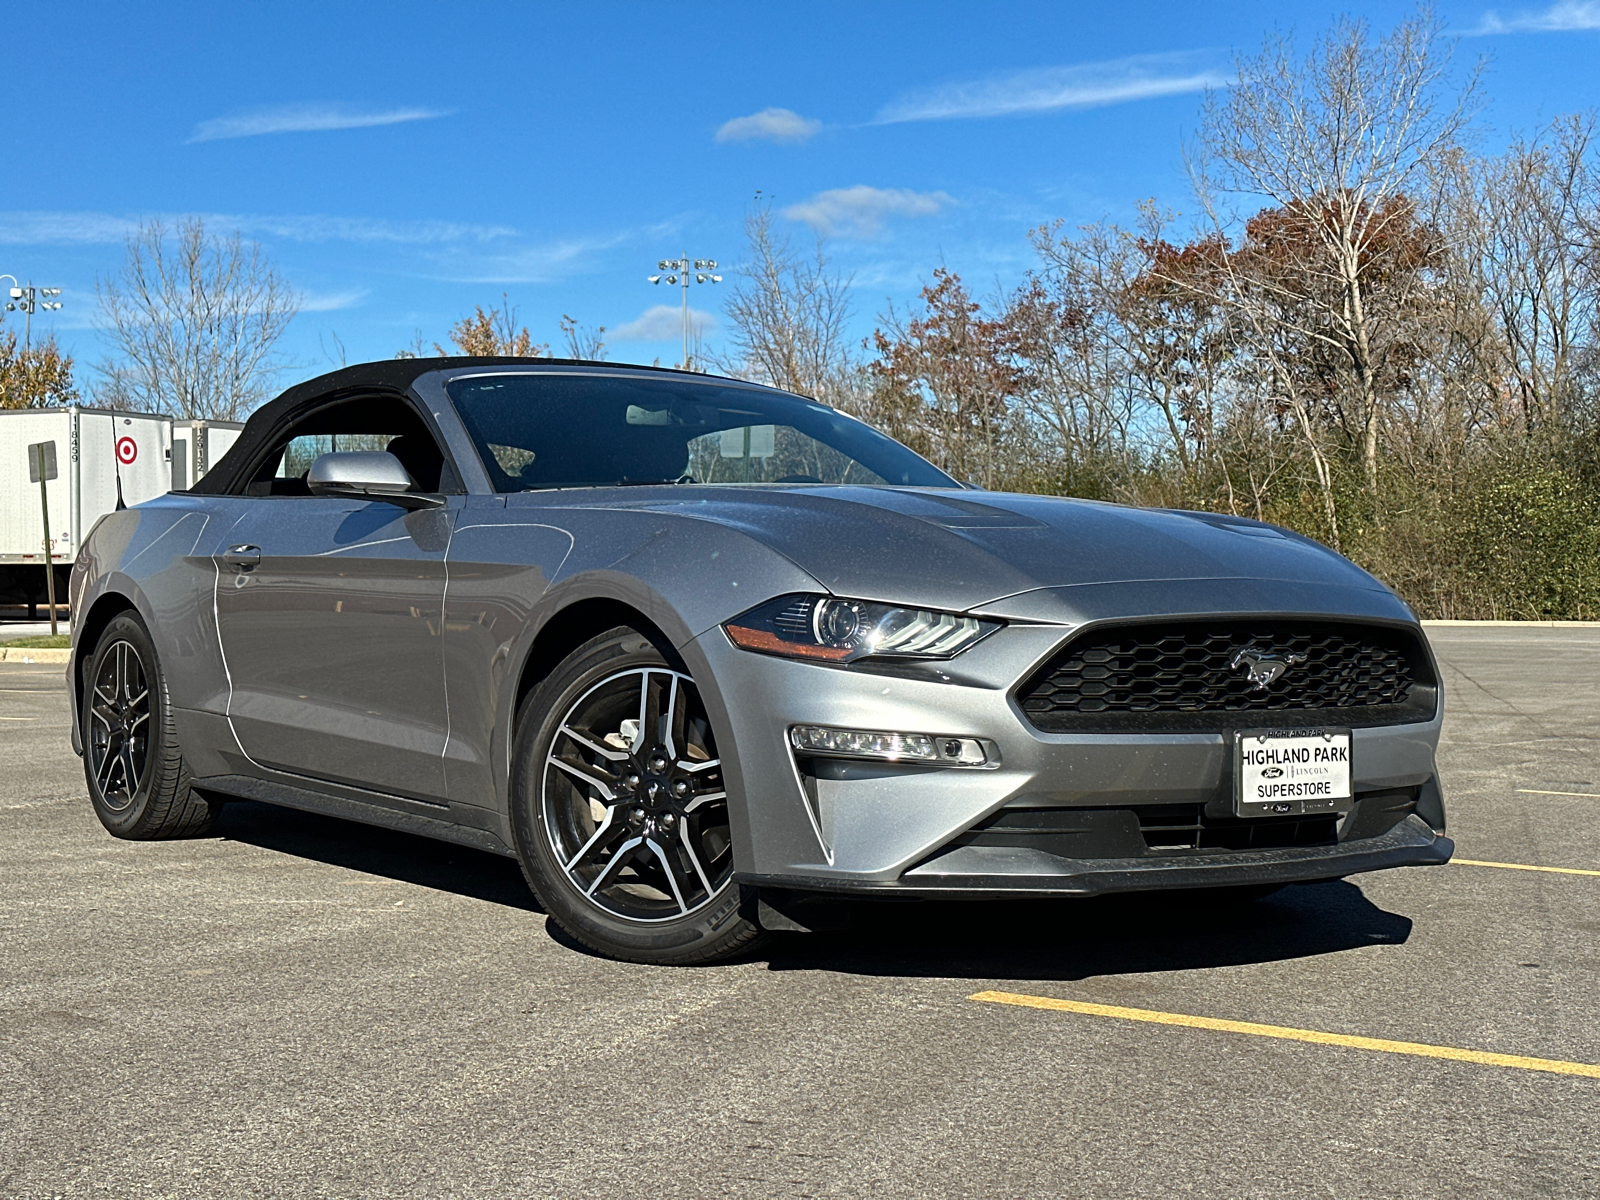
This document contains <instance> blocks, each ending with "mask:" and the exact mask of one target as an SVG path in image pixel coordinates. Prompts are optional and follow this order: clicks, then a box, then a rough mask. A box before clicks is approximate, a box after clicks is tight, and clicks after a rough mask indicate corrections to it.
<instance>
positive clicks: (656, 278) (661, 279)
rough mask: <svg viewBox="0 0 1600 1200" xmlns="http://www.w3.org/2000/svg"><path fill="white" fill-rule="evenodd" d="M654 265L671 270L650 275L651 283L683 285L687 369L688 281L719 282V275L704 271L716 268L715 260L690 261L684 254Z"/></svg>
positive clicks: (698, 259) (684, 364)
mask: <svg viewBox="0 0 1600 1200" xmlns="http://www.w3.org/2000/svg"><path fill="white" fill-rule="evenodd" d="M656 266H657V267H658V268H659V269H661V270H663V271H671V272H673V273H672V274H671V275H652V276H650V282H651V283H657V284H659V283H669V284H676V283H681V284H682V285H683V369H684V370H685V371H687V370H688V369H689V281H690V278H691V277H692V278H693V280H694V282H695V283H721V282H722V276H721V275H708V274H706V272H708V271H715V270H716V269H717V260H716V259H714V258H697V259H694V260H693V263H692V266H693V269H692V270H691V269H690V268H691V262H690V259H689V256H688V255H687V254H685V255H684V256H683V257H682V258H663V259H662V260H661V261H660V262H658V263H656Z"/></svg>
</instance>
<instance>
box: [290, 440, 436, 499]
mask: <svg viewBox="0 0 1600 1200" xmlns="http://www.w3.org/2000/svg"><path fill="white" fill-rule="evenodd" d="M306 486H307V487H308V488H310V489H311V494H312V495H313V496H348V497H351V498H353V499H360V500H382V501H385V502H386V503H389V504H397V505H399V506H400V507H401V508H438V507H439V505H441V504H443V503H444V498H443V497H442V496H430V495H427V494H426V493H424V492H418V491H414V490H413V489H414V488H415V487H416V486H417V485H416V484H415V483H414V482H413V481H412V479H411V476H410V475H409V474H407V473H406V469H405V468H404V467H402V466H401V465H400V460H399V459H398V458H396V457H395V456H394V455H392V454H390V453H388V452H387V451H384V450H341V451H339V452H338V453H335V454H320V455H318V456H317V461H316V462H314V463H312V464H311V470H309V471H307V472H306Z"/></svg>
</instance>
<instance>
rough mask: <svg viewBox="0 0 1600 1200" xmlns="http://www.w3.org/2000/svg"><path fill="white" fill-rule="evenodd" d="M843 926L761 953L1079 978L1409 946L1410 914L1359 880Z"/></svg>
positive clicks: (860, 908) (883, 972) (861, 906)
mask: <svg viewBox="0 0 1600 1200" xmlns="http://www.w3.org/2000/svg"><path fill="white" fill-rule="evenodd" d="M852 913H853V916H854V920H855V924H854V926H853V928H851V929H850V930H848V931H845V932H840V933H811V934H791V935H786V936H785V937H783V938H782V939H781V940H780V941H779V942H778V943H776V944H773V945H769V946H768V947H766V948H764V950H763V951H759V952H758V953H757V956H756V957H757V959H758V960H759V959H761V958H765V959H766V961H767V962H768V965H769V968H770V969H771V970H774V971H839V972H843V973H846V974H852V975H879V976H910V977H932V976H938V977H943V978H957V979H1037V980H1078V979H1089V978H1092V977H1094V976H1098V975H1132V974H1140V973H1143V972H1154V971H1183V970H1194V969H1197V968H1204V967H1230V966H1240V965H1244V964H1248V963H1265V962H1277V961H1282V960H1285V959H1294V958H1307V957H1310V956H1313V955H1319V954H1334V953H1338V952H1339V951H1342V950H1353V949H1356V948H1357V947H1359V946H1374V945H1399V944H1401V943H1403V942H1405V941H1406V940H1407V939H1408V938H1409V937H1410V936H1411V924H1412V923H1411V919H1410V918H1409V917H1404V916H1401V915H1399V914H1398V913H1391V912H1385V911H1384V910H1383V909H1381V908H1379V907H1378V906H1377V905H1375V904H1373V903H1372V902H1371V901H1370V900H1368V899H1367V897H1366V895H1365V894H1364V893H1363V892H1362V891H1361V889H1360V888H1359V887H1357V886H1356V885H1355V884H1353V883H1349V882H1346V881H1335V882H1328V883H1316V884H1301V885H1298V886H1293V887H1288V888H1285V889H1284V890H1283V891H1281V892H1277V893H1275V894H1273V895H1271V896H1269V897H1267V898H1265V899H1261V900H1257V901H1255V902H1254V903H1237V902H1234V903H1229V902H1226V901H1223V900H1221V899H1219V898H1216V897H1214V896H1213V897H1208V896H1207V894H1206V893H1204V892H1199V893H1194V892H1190V893H1182V894H1179V893H1168V894H1160V893H1155V894H1149V895H1124V896H1102V897H1096V898H1093V899H1084V900H1073V899H1066V900H1035V901H1015V900H992V901H967V902H956V901H922V902H916V903H885V902H878V903H860V902H858V903H856V904H854V905H853V906H852Z"/></svg>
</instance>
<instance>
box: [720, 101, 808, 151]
mask: <svg viewBox="0 0 1600 1200" xmlns="http://www.w3.org/2000/svg"><path fill="white" fill-rule="evenodd" d="M821 128H822V122H821V121H817V120H814V119H812V118H811V117H802V116H801V115H800V114H799V113H797V112H794V111H793V110H792V109H787V108H764V109H762V110H761V111H760V112H758V113H751V114H750V115H749V116H748V117H735V118H734V119H733V120H731V121H728V122H726V123H725V124H724V125H723V126H722V128H721V129H719V130H717V141H719V142H788V143H795V142H808V141H810V140H811V139H812V138H814V137H815V136H816V135H817V131H818V130H820V129H821Z"/></svg>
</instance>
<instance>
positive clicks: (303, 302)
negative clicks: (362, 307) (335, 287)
mask: <svg viewBox="0 0 1600 1200" xmlns="http://www.w3.org/2000/svg"><path fill="white" fill-rule="evenodd" d="M371 294H372V293H371V289H370V288H356V289H352V290H350V291H347V292H302V293H301V295H300V311H301V312H339V311H340V310H342V309H346V308H354V307H356V305H358V304H360V303H361V302H362V301H363V300H365V299H366V298H367V297H368V296H369V295H371Z"/></svg>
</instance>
